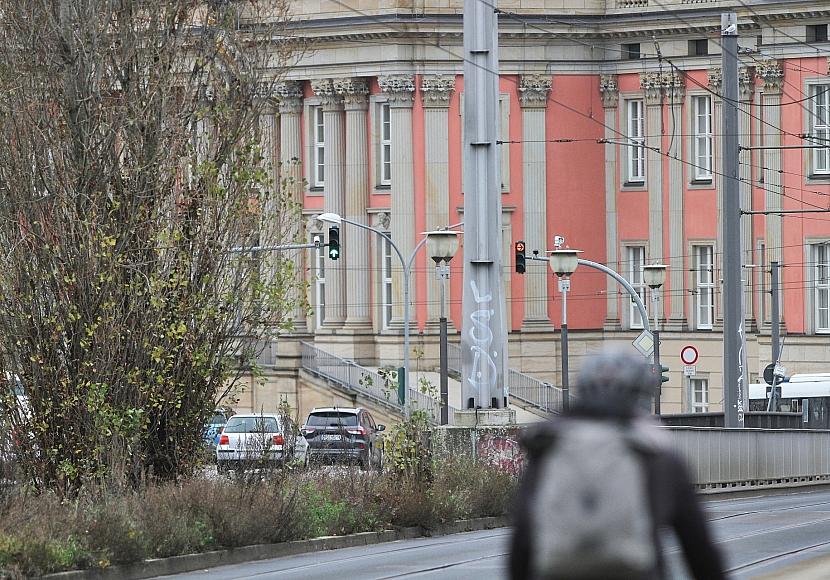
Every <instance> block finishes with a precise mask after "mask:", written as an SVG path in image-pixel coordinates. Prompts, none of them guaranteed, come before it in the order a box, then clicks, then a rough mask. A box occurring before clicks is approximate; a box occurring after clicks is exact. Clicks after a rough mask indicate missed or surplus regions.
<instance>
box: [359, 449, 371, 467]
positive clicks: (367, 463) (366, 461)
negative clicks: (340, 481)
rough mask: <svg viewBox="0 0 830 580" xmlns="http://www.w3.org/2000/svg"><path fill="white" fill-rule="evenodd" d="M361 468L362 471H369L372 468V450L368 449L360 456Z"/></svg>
mask: <svg viewBox="0 0 830 580" xmlns="http://www.w3.org/2000/svg"><path fill="white" fill-rule="evenodd" d="M360 469H361V471H369V470H370V469H372V453H371V451H368V450H367V451H366V454H365V455H363V456H362V457H361V458H360Z"/></svg>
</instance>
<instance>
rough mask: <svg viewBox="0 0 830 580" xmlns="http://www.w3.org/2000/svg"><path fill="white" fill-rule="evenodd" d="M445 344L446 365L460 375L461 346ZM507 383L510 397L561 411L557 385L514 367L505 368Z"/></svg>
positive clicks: (560, 399)
mask: <svg viewBox="0 0 830 580" xmlns="http://www.w3.org/2000/svg"><path fill="white" fill-rule="evenodd" d="M447 346H448V349H447V354H448V357H447V363H448V365H447V366H448V367H449V369H450V371H452V372H454V373H456V374H459V375H460V374H461V347H460V346H459V345H457V344H452V343H450V344H448V345H447ZM507 384H508V387H509V389H508V392H509V394H510V397H511V398H515V399H518V400H520V401H522V402H523V403H525V404H528V405H532V406H534V407H536V408H537V409H540V410H542V411H545V412H547V413H561V412H562V389H560V388H559V387H554V386H553V385H551V384H550V383H546V382H544V381H540V380H539V379H537V378H534V377H531V376H530V375H526V374H524V373H522V372H519V371H517V370H515V369H508V370H507ZM571 400H573V395H571Z"/></svg>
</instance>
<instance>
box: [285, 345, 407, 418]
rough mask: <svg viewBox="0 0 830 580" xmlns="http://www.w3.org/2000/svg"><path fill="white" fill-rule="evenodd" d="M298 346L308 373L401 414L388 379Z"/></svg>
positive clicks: (344, 361) (395, 390)
mask: <svg viewBox="0 0 830 580" xmlns="http://www.w3.org/2000/svg"><path fill="white" fill-rule="evenodd" d="M301 344H302V349H303V368H304V369H306V370H307V371H309V372H311V373H313V374H315V375H317V376H320V377H323V378H326V379H328V380H330V381H333V382H335V383H337V384H338V385H340V386H341V387H343V388H345V389H347V390H350V391H354V392H355V393H358V394H361V395H363V396H364V397H368V398H369V399H373V400H375V401H377V402H379V403H383V404H384V405H391V406H392V407H394V408H396V409H398V410H400V411H403V406H402V405H401V404H400V403H399V402H398V388H397V383H396V382H395V381H394V380H392V379H391V378H390V377H388V376H384V375H382V374H380V373H379V372H377V371H373V370H372V369H367V368H366V367H362V366H360V365H359V364H357V363H356V362H354V361H352V360H347V359H344V358H341V357H339V356H337V355H336V354H332V353H330V352H326V351H324V350H322V349H320V348H317V347H316V346H314V345H313V344H311V343H308V342H302V343H301Z"/></svg>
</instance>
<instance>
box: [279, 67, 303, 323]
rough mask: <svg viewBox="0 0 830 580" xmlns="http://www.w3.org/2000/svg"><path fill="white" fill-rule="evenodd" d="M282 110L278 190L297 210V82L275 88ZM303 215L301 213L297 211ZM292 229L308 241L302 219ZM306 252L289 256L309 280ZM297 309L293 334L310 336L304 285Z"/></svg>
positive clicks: (300, 89) (300, 180) (299, 166)
mask: <svg viewBox="0 0 830 580" xmlns="http://www.w3.org/2000/svg"><path fill="white" fill-rule="evenodd" d="M274 92H275V94H276V96H277V102H278V103H279V105H278V107H279V108H278V110H279V167H278V173H277V182H276V186H277V187H283V188H285V189H286V193H287V194H288V195H289V196H290V197H291V200H292V201H293V202H294V204H295V207H297V208H301V207H302V204H303V174H302V164H301V162H300V160H301V159H302V138H301V135H302V123H301V114H302V112H303V87H302V84H301V83H299V82H297V81H284V82H281V83H278V84H277V85H276V86H275V87H274ZM297 211H298V212H299V209H298V210H297ZM291 223H292V224H295V225H293V226H292V228H291V230H290V232H289V235H290V239H291V240H292V241H298V242H299V241H305V232H304V228H303V222H302V220H301V219H300V215H297V216H296V219H294V220H291ZM304 255H305V252H304V251H303V250H292V251H291V252H290V254H289V256H290V259H291V261H292V263H293V264H294V272H295V274H296V275H297V276H298V277H301V278H302V277H304V276H305V260H304ZM290 300H291V302H292V304H293V305H294V306H293V308H292V311H291V318H292V320H293V328H292V332H295V333H299V334H302V333H306V332H308V321H307V320H306V304H307V302H306V300H305V288H304V286H303V285H300V286H299V287H298V288H297V292H296V295H292V296H291V297H290Z"/></svg>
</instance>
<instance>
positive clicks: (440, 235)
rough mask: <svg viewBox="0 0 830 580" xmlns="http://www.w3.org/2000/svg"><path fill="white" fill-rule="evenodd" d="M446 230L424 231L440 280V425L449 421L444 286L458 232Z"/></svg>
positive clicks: (455, 246) (448, 273)
mask: <svg viewBox="0 0 830 580" xmlns="http://www.w3.org/2000/svg"><path fill="white" fill-rule="evenodd" d="M459 233H460V232H453V231H448V230H438V231H432V232H425V235H426V240H427V250H428V251H429V255H430V257H432V260H433V261H434V262H435V273H436V274H437V275H438V278H439V279H440V281H441V317H440V318H439V319H438V321H439V329H440V330H439V332H440V338H439V342H438V358H439V361H440V374H441V425H447V424H448V423H449V386H448V383H449V380H448V374H449V372H448V361H447V359H448V356H447V317H446V315H445V314H444V291H445V289H444V286H445V284H446V280H447V279H448V278H449V277H450V260H452V258H453V256H455V253H456V252H457V251H458V234H459Z"/></svg>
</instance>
